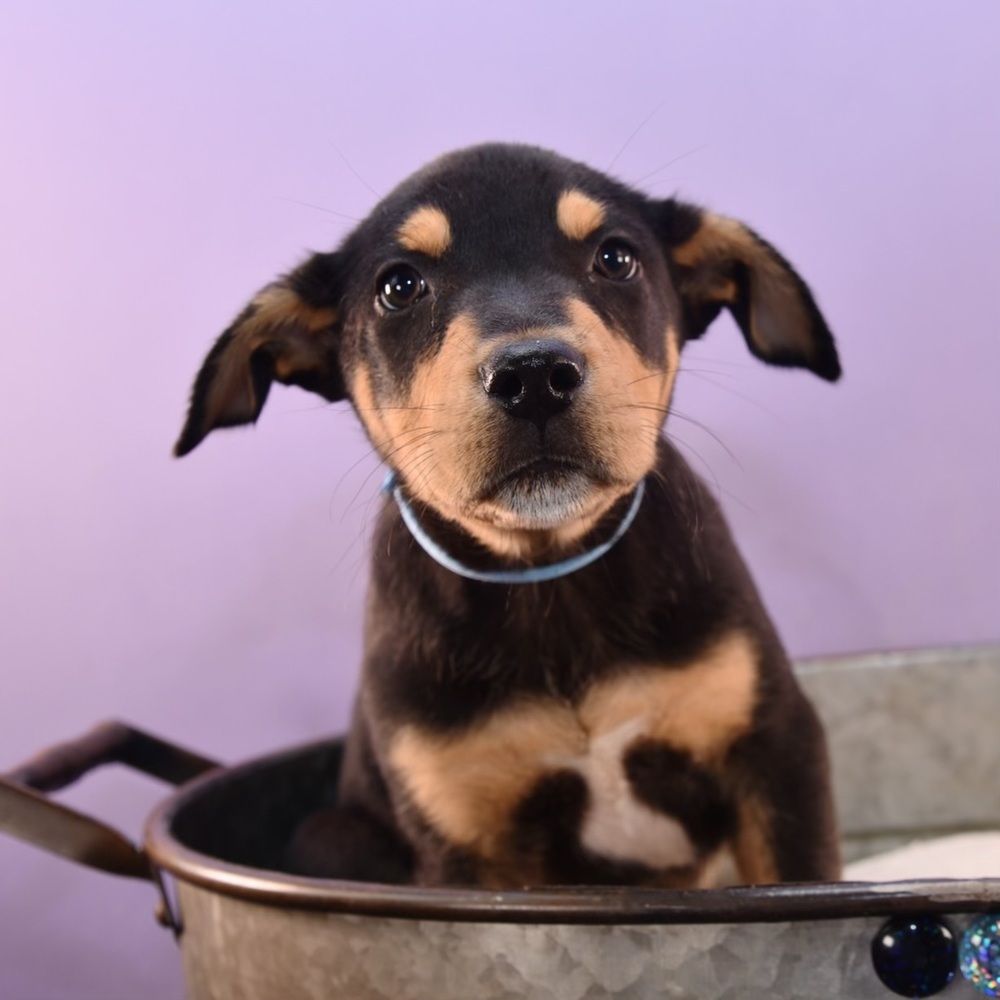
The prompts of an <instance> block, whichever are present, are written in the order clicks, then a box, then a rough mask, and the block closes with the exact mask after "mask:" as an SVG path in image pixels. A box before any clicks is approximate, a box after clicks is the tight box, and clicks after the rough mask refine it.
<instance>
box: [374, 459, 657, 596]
mask: <svg viewBox="0 0 1000 1000" xmlns="http://www.w3.org/2000/svg"><path fill="white" fill-rule="evenodd" d="M382 492H383V493H391V494H392V498H393V499H394V500H395V501H396V505H397V506H398V507H399V513H400V514H401V515H402V516H403V522H404V523H405V524H406V526H407V528H409V529H410V534H411V535H413V537H414V539H415V540H416V542H417V544H418V545H419V546H420V547H421V548H422V549H423V550H424V552H426V553H427V555H429V556H430V557H431V558H432V559H433V560H434V561H435V562H437V563H439V564H440V565H441V566H444V568H445V569H448V570H451V572H452V573H457V574H458V575H459V576H464V577H465V578H466V579H468V580H479V581H480V582H481V583H541V582H543V581H545V580H556V579H558V578H559V577H561V576H568V575H569V574H570V573H575V572H576V571H577V570H578V569H583V568H584V566H589V565H590V564H591V563H592V562H596V561H597V560H598V559H600V558H601V556H603V555H604V554H605V553H607V552H609V551H610V550H611V549H612V548H613V547H614V546H615V544H616V543H617V542H619V541H620V540H621V538H622V536H623V535H624V534H625V532H626V531H628V529H629V528H630V527H631V526H632V522H633V521H634V520H635V516H636V514H638V513H639V507H640V506H641V504H642V498H643V495H644V494H645V492H646V481H645V480H644V479H643V480H640V481H639V485H638V486H637V487H636V488H635V493H634V494H633V495H632V503H631V504H630V505H629V508H628V510H627V511H626V512H625V516H624V517H623V518H622V519H621V522H620V523H619V525H618V527H617V528H615V532H614V534H613V535H612V536H611V537H610V538H609V539H608V540H607V541H606V542H602V543H601V544H600V545H598V546H595V547H594V548H592V549H588V550H587V551H586V552H581V553H579V554H578V555H575V556H571V557H570V558H569V559H563V560H562V561H560V562H555V563H550V564H549V565H547V566H526V567H525V568H524V569H497V570H481V569H473V568H472V567H471V566H466V565H465V563H462V562H459V561H458V560H457V559H456V558H455V557H454V556H452V555H449V554H448V553H447V552H446V551H445V550H444V549H443V548H442V547H441V546H440V545H439V544H438V543H437V542H435V541H434V539H433V538H431V537H430V535H428V534H427V532H426V531H424V529H423V527H422V526H421V524H420V521H419V519H418V518H417V515H416V512H415V511H414V509H413V508H412V507H411V506H410V503H409V501H408V500H407V499H406V497H404V496H403V490H402V487H401V486H400V485H399V480H398V479H397V478H396V473H395V472H392V471H390V472H389V474H388V475H387V476H386V477H385V482H384V483H383V484H382Z"/></svg>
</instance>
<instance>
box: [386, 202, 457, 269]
mask: <svg viewBox="0 0 1000 1000" xmlns="http://www.w3.org/2000/svg"><path fill="white" fill-rule="evenodd" d="M396 239H397V240H399V243H400V245H401V246H403V247H405V248H406V249H407V250H412V251H413V252H414V253H422V254H426V255H427V256H428V257H440V256H441V255H442V254H443V253H444V252H445V251H446V250H447V249H448V247H450V246H451V224H450V223H449V222H448V216H447V215H445V214H444V212H442V211H441V209H440V208H437V207H436V206H435V205H421V206H420V208H418V209H415V210H414V211H413V212H411V213H410V214H409V215H408V216H407V218H406V220H405V221H404V222H403V224H402V225H401V226H400V227H399V229H398V230H396Z"/></svg>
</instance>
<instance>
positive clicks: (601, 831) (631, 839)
mask: <svg viewBox="0 0 1000 1000" xmlns="http://www.w3.org/2000/svg"><path fill="white" fill-rule="evenodd" d="M645 730H646V720H644V719H631V720H630V721H628V722H625V723H623V724H622V725H620V726H618V727H616V728H615V729H612V730H610V731H609V732H606V733H601V734H600V735H596V736H594V737H593V738H592V739H591V740H590V744H589V746H588V749H587V753H586V754H583V755H581V756H575V757H569V756H565V755H560V756H559V757H558V758H557V757H555V756H553V757H551V758H548V759H547V760H546V763H547V764H552V765H553V766H556V767H563V768H570V769H571V770H574V771H576V772H577V773H579V774H581V775H582V776H583V778H584V779H585V780H586V782H587V787H588V788H589V790H590V808H589V810H588V811H587V815H586V817H585V818H584V822H583V829H582V830H581V831H580V842H581V843H582V844H583V846H584V847H586V848H587V850H589V851H593V852H594V853H595V854H598V855H600V856H601V857H603V858H609V859H611V860H613V861H623V862H638V863H639V864H644V865H648V866H649V867H650V868H674V867H681V866H687V865H692V864H694V863H695V862H696V861H697V854H696V852H695V849H694V845H693V844H692V843H691V840H690V838H689V837H688V835H687V832H686V831H685V829H684V827H683V826H682V825H681V824H680V823H679V822H677V820H675V819H671V818H670V817H669V816H664V815H663V813H659V812H656V811H655V810H654V809H651V808H650V807H649V806H647V805H645V804H644V803H642V802H640V801H638V799H636V798H635V796H634V795H633V794H632V788H631V785H630V784H629V780H628V776H627V775H626V774H625V765H624V756H625V751H626V750H627V749H628V747H629V745H630V744H631V743H632V742H633V741H634V740H635V739H636V738H637V737H638V736H641V735H642V734H643V732H645Z"/></svg>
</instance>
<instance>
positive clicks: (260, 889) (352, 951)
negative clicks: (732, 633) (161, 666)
mask: <svg viewBox="0 0 1000 1000" xmlns="http://www.w3.org/2000/svg"><path fill="white" fill-rule="evenodd" d="M800 673H801V676H802V681H803V684H804V685H805V686H806V688H807V689H808V691H809V693H810V694H811V696H812V697H813V699H814V701H815V702H816V704H817V706H818V707H819V709H820V712H821V714H822V715H823V716H824V719H825V721H826V724H827V728H828V732H829V736H830V742H831V749H832V754H833V759H834V769H835V777H836V787H837V796H838V800H839V807H840V814H841V820H842V825H843V828H844V835H845V838H844V844H845V852H846V853H847V855H848V856H849V857H857V856H862V855H864V854H866V853H871V852H872V851H873V850H875V849H881V848H884V847H887V846H891V845H893V844H895V843H899V842H902V841H904V840H909V839H912V838H914V837H920V836H928V835H934V834H939V833H944V832H950V831H955V830H970V829H986V828H993V829H1000V782H997V781H996V779H995V770H996V764H997V759H998V757H1000V741H998V740H997V737H996V731H997V729H996V719H997V718H998V717H1000V649H996V648H990V649H975V650H957V651H956V650H948V651H930V652H921V653H911V654H894V655H888V656H869V657H853V658H844V659H837V660H825V661H813V662H810V663H806V664H803V665H801V667H800ZM339 759H340V745H339V743H338V742H337V741H329V742H325V743H321V744H316V745H312V746H308V747H303V748H299V749H296V750H292V751H289V752H286V753H282V754H277V755H272V756H269V757H266V758H262V759H260V760H256V761H252V762H250V763H247V764H244V765H241V766H239V767H235V768H231V769H222V768H218V767H216V766H215V765H213V763H212V762H210V761H207V760H205V759H204V758H202V757H199V756H198V755H195V754H191V753H189V752H186V751H183V750H180V749H179V748H176V747H173V746H171V745H170V744H168V743H165V742H164V741H162V740H157V739H156V738H153V737H150V736H148V735H146V734H142V733H138V732H136V731H135V730H133V729H130V728H128V727H123V726H120V725H117V724H112V725H109V726H104V727H99V729H98V730H95V732H94V733H92V734H88V736H86V737H84V738H82V739H80V740H76V741H72V742H71V743H69V744H65V745H63V746H62V747H60V748H56V749H55V750H54V751H49V752H46V753H45V754H42V755H40V756H39V757H38V758H36V759H35V760H33V761H29V762H28V764H26V765H23V766H22V767H21V768H18V769H16V770H15V771H13V772H11V773H10V774H9V775H8V777H7V779H6V780H4V782H3V783H2V785H0V829H5V830H6V831H7V832H10V833H12V834H14V835H16V836H21V837H23V838H25V839H28V840H31V841H32V842H34V843H36V844H39V845H40V846H43V847H46V848H48V849H50V850H53V851H56V852H58V853H61V854H64V855H69V856H71V857H74V858H75V859H76V860H78V861H81V862H82V863H85V864H91V865H93V866H95V867H100V868H104V869H106V870H110V871H115V872H117V873H119V874H128V875H133V876H137V877H145V878H151V879H152V880H153V881H154V883H155V884H156V885H157V886H158V890H159V893H160V894H161V902H160V909H161V916H162V919H163V920H164V922H165V923H166V924H167V925H168V926H169V927H172V928H173V930H174V932H175V933H176V934H177V937H178V941H179V944H180V950H181V956H182V961H183V964H184V970H185V982H186V989H187V995H188V997H189V998H191V1000H207V998H213V1000H230V998H231V1000H258V998H281V1000H284V998H328V997H347V998H359V1000H362V998H363V1000H368V998H387V1000H409V998H413V1000H417V998H420V1000H427V998H434V1000H453V998H454V1000H458V998H461V1000H469V998H478V997H490V998H513V997H525V996H530V997H537V998H546V1000H548V998H552V1000H596V998H604V997H630V998H654V997H656V998H665V997H669V998H698V1000H714V998H729V997H732V998H737V997H738V998H740V1000H758V998H759V1000H763V998H767V1000H776V998H799V997H801V998H809V1000H817V998H824V997H831V998H833V997H847V998H851V1000H867V998H877V997H887V996H891V995H892V994H890V993H889V992H888V991H887V989H886V987H885V986H883V985H882V983H881V982H880V981H879V979H878V978H877V977H876V975H875V973H874V972H873V970H872V963H871V943H872V940H873V938H874V937H875V935H876V934H878V932H879V929H880V928H881V927H882V925H883V923H884V922H885V920H886V919H887V918H889V917H896V916H901V915H907V914H912V915H916V914H931V915H935V916H938V917H940V918H941V919H942V920H943V921H944V922H946V923H947V924H949V925H950V926H951V927H952V929H953V930H954V932H955V934H956V935H960V934H961V932H962V931H963V929H964V928H965V927H966V926H967V925H968V924H969V922H970V921H971V920H972V919H973V918H974V917H975V915H976V914H980V913H984V912H990V911H992V912H997V911H1000V880H997V879H987V878H974V879H968V880H961V881H959V880H947V879H930V880H928V879H922V880H918V881H910V882H904V883H883V884H859V883H854V884H851V883H840V884H818V885H798V886H775V887H759V888H753V887H749V888H747V887H741V888H732V889H722V890H709V891H692V892H673V891H660V890H656V891H653V890H636V889H620V888H596V889H595V888H581V889H560V890H551V889H548V890H534V891H527V892H503V893H492V892H482V891H478V890H461V889H455V890H451V889H449V890H443V889H441V890H430V889H419V888H413V887H402V886H379V885H371V884H363V883H349V882H335V881H331V880H321V879H306V878H301V877H297V876H294V875H291V874H288V873H286V872H283V871H281V870H280V858H281V856H282V853H283V850H284V847H285V845H286V844H287V841H288V837H289V836H290V833H291V830H292V829H293V828H294V826H295V825H296V823H297V821H298V819H299V818H300V817H301V816H303V815H305V814H306V813H308V812H309V811H310V810H312V809H313V808H316V807H317V806H319V805H321V804H322V803H323V802H324V801H328V800H329V799H331V798H332V797H333V795H334V794H335V788H336V775H337V770H338V766H339ZM111 760H115V761H120V762H123V763H126V764H129V765H131V766H133V767H137V768H139V769H141V770H144V771H147V772H148V773H152V774H156V775H158V776H159V777H162V778H165V779H166V780H168V781H173V782H182V785H181V788H180V790H179V791H178V792H176V793H175V794H174V795H172V796H170V797H169V798H168V799H167V800H166V801H164V802H163V803H162V804H161V805H160V806H159V807H158V808H157V809H156V810H155V811H154V813H153V814H152V816H151V817H150V819H149V821H148V824H147V827H146V832H145V837H144V842H143V847H142V848H138V847H135V846H134V845H133V844H131V843H130V842H129V841H128V839H127V838H124V837H122V836H121V834H118V833H117V832H115V831H113V830H110V829H108V828H107V827H105V826H103V825H102V824H100V823H98V822H97V821H95V820H93V819H90V818H89V817H83V816H80V815H79V814H77V813H73V812H71V811H70V810H67V809H65V807H62V806H59V805H57V804H56V803H54V802H52V801H51V800H50V799H48V798H46V797H45V796H44V795H43V794H41V792H40V791H39V790H38V789H52V788H54V787H58V786H60V785H62V784H66V783H68V782H69V781H71V780H74V779H75V778H76V777H79V776H80V775H81V774H83V773H85V772H86V771H87V770H89V769H90V768H91V767H93V766H95V764H98V763H105V762H108V761H111ZM198 774H200V776H198V777H192V776H193V775H198ZM33 789H35V790H33ZM945 994H946V995H947V996H948V997H956V998H957V997H962V996H968V997H971V996H980V995H981V994H979V993H977V992H975V991H974V990H973V989H972V987H971V986H969V985H968V984H966V983H964V982H963V981H962V980H961V978H960V977H956V979H955V981H954V982H953V983H952V984H951V985H950V986H949V987H947V989H946V991H945Z"/></svg>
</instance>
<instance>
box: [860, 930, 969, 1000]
mask: <svg viewBox="0 0 1000 1000" xmlns="http://www.w3.org/2000/svg"><path fill="white" fill-rule="evenodd" d="M957 964H958V949H957V948H956V946H955V937H954V935H953V934H952V933H951V931H950V930H949V929H948V926H947V924H944V923H942V922H941V921H940V920H938V919H937V918H936V917H897V918H895V919H893V920H889V921H887V922H886V923H885V924H883V925H882V929H881V930H880V931H879V932H878V934H876V935H875V937H874V938H873V939H872V965H874V967H875V972H876V974H877V975H878V977H879V979H881V980H882V982H883V983H884V984H885V985H886V986H888V987H889V989H890V990H892V992H893V993H898V994H899V995H900V996H902V997H932V996H934V994H935V993H940V992H941V990H943V989H944V988H945V987H946V986H947V985H948V983H950V982H951V980H952V979H953V977H954V975H955V967H956V965H957Z"/></svg>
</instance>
